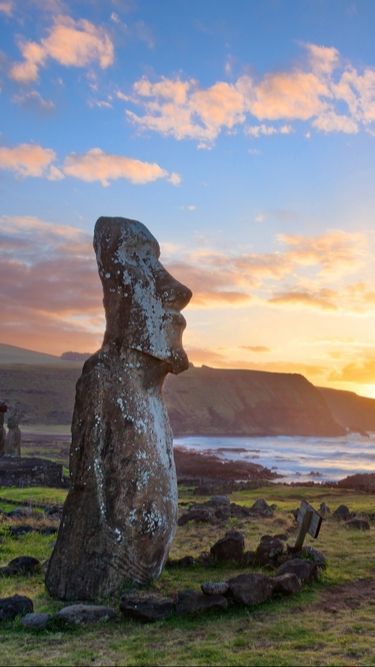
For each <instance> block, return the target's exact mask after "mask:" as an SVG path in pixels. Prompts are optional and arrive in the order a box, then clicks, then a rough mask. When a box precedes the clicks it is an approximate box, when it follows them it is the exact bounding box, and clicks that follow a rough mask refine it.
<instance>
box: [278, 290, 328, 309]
mask: <svg viewBox="0 0 375 667" xmlns="http://www.w3.org/2000/svg"><path fill="white" fill-rule="evenodd" d="M333 297H335V292H334V291H333V290H329V289H321V290H319V291H318V292H316V293H311V292H297V291H293V292H279V293H278V294H275V295H274V296H273V297H271V298H270V299H269V303H274V304H280V305H287V306H289V305H292V306H293V305H297V306H300V305H303V306H312V307H315V308H321V309H323V310H336V309H337V306H336V304H335V303H334V301H333Z"/></svg>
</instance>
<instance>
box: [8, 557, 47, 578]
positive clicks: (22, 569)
mask: <svg viewBox="0 0 375 667" xmlns="http://www.w3.org/2000/svg"><path fill="white" fill-rule="evenodd" d="M40 571H41V563H40V561H39V560H38V559H37V558H34V557H33V556H17V558H13V560H11V561H10V562H9V563H8V565H6V566H5V567H2V568H0V576H1V575H2V576H7V577H11V576H17V575H19V574H20V575H28V576H30V575H34V574H38V573H39V572H40Z"/></svg>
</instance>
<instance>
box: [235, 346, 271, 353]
mask: <svg viewBox="0 0 375 667" xmlns="http://www.w3.org/2000/svg"><path fill="white" fill-rule="evenodd" d="M241 349H242V350H248V351H249V352H270V351H271V350H270V348H269V347H266V346H265V345H241Z"/></svg>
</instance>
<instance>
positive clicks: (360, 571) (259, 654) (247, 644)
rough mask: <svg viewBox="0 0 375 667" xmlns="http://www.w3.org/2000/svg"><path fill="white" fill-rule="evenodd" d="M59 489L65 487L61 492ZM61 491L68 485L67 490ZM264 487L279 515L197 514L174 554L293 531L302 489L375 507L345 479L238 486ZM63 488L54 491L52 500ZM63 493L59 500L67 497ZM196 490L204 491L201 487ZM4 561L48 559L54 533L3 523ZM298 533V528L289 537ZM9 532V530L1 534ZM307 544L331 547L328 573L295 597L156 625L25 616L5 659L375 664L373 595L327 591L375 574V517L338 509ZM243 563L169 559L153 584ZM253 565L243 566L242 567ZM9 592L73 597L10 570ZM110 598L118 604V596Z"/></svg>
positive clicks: (9, 634)
mask: <svg viewBox="0 0 375 667" xmlns="http://www.w3.org/2000/svg"><path fill="white" fill-rule="evenodd" d="M55 494H57V495H55ZM59 494H60V495H59ZM64 494H65V492H64V491H61V490H55V489H41V488H39V489H38V488H37V489H0V496H4V497H9V498H10V497H11V498H12V499H17V500H21V499H24V498H26V499H28V498H32V499H33V500H34V501H36V502H40V501H41V499H44V500H45V501H47V502H58V501H59V502H61V501H62V499H63V497H64ZM180 495H181V498H180V500H181V503H184V504H185V503H187V502H188V501H189V500H191V499H192V497H191V493H190V490H189V489H182V490H181V492H180ZM260 497H264V498H265V499H266V500H267V502H269V503H276V504H277V507H278V509H277V510H276V512H275V516H274V517H272V518H268V519H253V518H250V519H246V520H238V521H237V520H233V519H232V520H230V521H228V522H227V524H226V525H225V526H219V527H218V526H211V525H207V524H193V523H190V524H187V525H186V526H183V527H181V528H179V529H178V531H177V535H176V538H175V541H174V544H173V548H172V552H171V557H172V558H178V557H180V556H184V555H190V554H191V555H193V556H197V555H198V554H199V553H200V552H201V551H204V550H208V549H209V547H210V545H212V543H213V542H214V541H216V540H217V539H218V538H219V537H221V536H222V535H223V534H224V532H225V531H226V530H228V529H229V528H231V527H232V528H239V529H240V530H242V531H243V532H244V534H245V536H246V549H255V548H256V546H257V544H258V541H259V538H260V536H261V535H263V534H265V533H271V534H276V533H281V532H285V531H286V530H288V529H289V530H290V531H292V529H293V526H294V522H293V518H292V516H291V514H290V509H292V508H295V507H296V506H297V505H298V504H299V502H300V500H301V498H306V499H307V500H308V501H309V502H311V503H312V504H313V505H314V506H315V507H318V506H319V504H320V502H322V501H323V500H324V501H325V502H326V503H327V504H328V505H329V506H330V507H331V509H335V508H336V507H337V506H338V505H339V504H341V503H345V504H347V505H348V506H349V508H350V509H351V510H357V511H359V510H361V511H364V510H367V511H369V512H375V497H374V496H371V495H364V494H360V493H354V492H353V493H352V492H343V491H342V490H339V489H328V488H327V489H325V488H318V487H286V486H276V485H275V486H272V487H269V486H267V487H265V488H264V489H255V490H254V491H242V492H239V493H236V494H234V495H233V496H232V497H231V500H235V501H236V502H238V503H241V504H246V505H251V504H252V503H253V502H254V500H256V499H257V498H260ZM51 498H53V500H51ZM58 498H59V500H58ZM194 500H198V499H197V498H196V497H195V498H194ZM0 537H2V538H3V541H2V543H0V561H1V565H4V564H6V563H7V562H8V560H10V559H11V558H14V557H15V556H16V555H26V554H27V555H31V556H35V557H37V558H39V559H40V560H41V561H44V560H46V559H47V558H48V557H49V554H50V553H51V548H52V545H53V542H54V539H55V538H54V536H51V537H43V536H40V535H38V534H35V533H33V534H28V535H25V536H24V537H20V538H18V539H11V538H10V536H9V534H8V533H7V529H6V527H5V526H4V524H1V525H0ZM294 539H295V535H294V534H293V533H292V532H290V537H289V543H293V542H294ZM0 542H1V540H0ZM306 544H311V545H314V546H316V547H317V548H319V549H321V550H322V551H323V552H324V554H325V555H326V557H327V559H328V569H327V570H326V571H325V572H324V573H323V574H322V576H321V578H320V580H319V582H317V583H316V584H314V585H313V586H309V587H306V588H305V589H304V590H303V591H302V592H300V593H299V594H297V595H294V596H292V597H291V598H283V599H281V598H279V599H275V600H272V601H270V602H269V603H267V604H265V605H262V606H260V607H258V608H256V609H240V608H231V609H229V610H228V611H227V612H225V613H224V612H222V613H210V614H207V615H204V616H199V617H196V618H188V617H173V618H171V619H169V620H168V621H164V622H159V623H155V624H152V625H141V624H138V623H135V622H131V621H128V620H125V619H124V618H121V617H120V618H119V619H118V620H117V621H112V622H111V623H108V624H105V625H98V626H94V627H91V628H90V627H86V628H81V629H77V630H67V631H64V632H61V631H56V630H48V631H44V632H41V633H37V634H35V633H32V632H29V631H26V630H25V629H23V628H22V626H21V624H20V622H19V621H17V622H15V623H13V624H7V625H5V626H4V627H1V628H0V657H1V660H0V662H1V664H2V665H41V664H43V665H77V666H78V665H119V666H120V665H126V666H128V665H129V666H130V665H166V666H167V665H186V666H189V665H199V666H201V665H202V666H203V665H223V664H225V665H238V666H239V665H241V666H242V665H264V666H267V665H301V664H303V665H306V666H308V665H351V666H352V665H361V666H362V665H365V666H368V665H374V664H375V634H374V629H373V628H374V625H373V614H374V604H373V601H372V600H371V599H368V600H366V599H364V601H363V603H362V604H361V605H359V606H358V607H357V608H354V609H350V608H348V607H347V606H346V605H345V603H344V601H342V605H341V607H340V604H339V605H338V611H336V613H333V612H332V611H329V609H328V608H327V605H326V606H324V605H322V595H324V594H325V592H326V591H329V590H330V589H331V587H332V586H334V585H336V584H343V583H345V582H354V581H355V580H357V579H358V578H360V577H373V573H374V557H373V554H374V550H375V527H373V528H372V529H371V530H370V531H369V532H366V533H362V532H360V531H354V532H353V531H349V530H347V529H345V528H344V527H343V525H342V524H340V523H338V522H336V521H335V520H334V519H329V520H327V521H325V522H324V523H323V526H322V529H321V533H320V536H319V538H318V540H316V541H314V540H312V539H311V538H307V540H306ZM239 571H240V570H238V569H236V568H235V567H231V568H228V567H211V568H204V567H203V566H200V565H195V566H194V567H192V568H189V569H181V570H179V569H172V568H171V569H165V570H164V572H163V574H162V576H161V578H160V579H159V580H158V581H157V582H155V583H154V585H153V586H152V589H153V590H155V591H159V592H161V593H162V594H165V595H172V594H174V593H175V592H176V591H177V590H181V589H183V588H195V589H197V590H198V589H199V585H200V583H202V582H203V581H207V580H216V581H223V580H225V579H227V578H229V577H230V576H233V575H235V574H237V573H238V572H239ZM241 571H243V570H241ZM0 590H1V595H2V596H5V595H11V594H13V593H16V592H17V593H19V594H26V595H29V596H30V597H32V599H33V600H34V607H35V610H36V611H50V612H53V611H55V610H56V609H58V608H60V607H61V606H63V604H62V603H61V602H58V601H54V600H51V599H50V598H49V596H48V594H47V593H46V590H45V588H44V583H43V576H42V575H37V576H34V577H31V578H27V577H20V578H17V579H11V578H7V579H0ZM109 603H110V604H111V605H112V606H114V607H117V605H118V600H116V599H113V600H110V601H109Z"/></svg>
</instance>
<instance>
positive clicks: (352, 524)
mask: <svg viewBox="0 0 375 667" xmlns="http://www.w3.org/2000/svg"><path fill="white" fill-rule="evenodd" d="M344 526H345V528H354V529H356V530H370V524H369V522H368V520H367V519H361V518H360V517H354V518H353V519H349V521H345V524H344Z"/></svg>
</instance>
